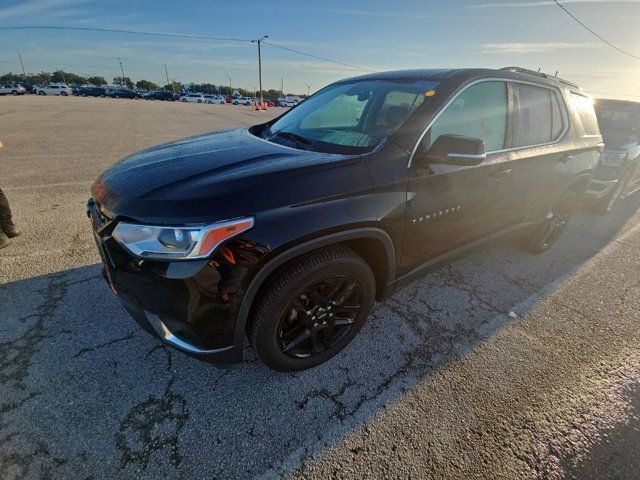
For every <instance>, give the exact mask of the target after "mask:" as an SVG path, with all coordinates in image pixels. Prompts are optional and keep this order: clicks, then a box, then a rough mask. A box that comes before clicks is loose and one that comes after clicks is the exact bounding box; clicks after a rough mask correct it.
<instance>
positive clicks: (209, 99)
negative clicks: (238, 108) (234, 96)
mask: <svg viewBox="0 0 640 480" xmlns="http://www.w3.org/2000/svg"><path fill="white" fill-rule="evenodd" d="M204 101H205V102H206V103H215V104H218V105H224V104H225V103H227V102H226V100H225V98H224V97H223V96H221V95H205V96H204Z"/></svg>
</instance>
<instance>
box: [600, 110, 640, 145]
mask: <svg viewBox="0 0 640 480" xmlns="http://www.w3.org/2000/svg"><path fill="white" fill-rule="evenodd" d="M596 113H597V116H598V123H599V124H600V128H601V130H603V132H606V133H608V134H610V135H616V134H617V135H637V133H638V129H639V128H640V108H639V106H635V105H615V104H606V103H597V104H596ZM605 140H606V139H605Z"/></svg>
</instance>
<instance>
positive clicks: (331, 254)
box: [248, 245, 375, 371]
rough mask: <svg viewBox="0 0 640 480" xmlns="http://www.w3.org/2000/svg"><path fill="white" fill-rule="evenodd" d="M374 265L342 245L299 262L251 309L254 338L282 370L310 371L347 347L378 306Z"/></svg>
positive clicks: (268, 361) (281, 274)
mask: <svg viewBox="0 0 640 480" xmlns="http://www.w3.org/2000/svg"><path fill="white" fill-rule="evenodd" d="M374 296H375V279H374V276H373V273H372V271H371V268H370V267H369V265H368V264H367V263H366V262H365V261H364V259H362V257H360V256H359V255H357V254H356V253H355V252H354V251H353V250H351V249H349V248H347V247H346V246H343V245H337V246H333V247H328V248H324V249H321V250H317V251H315V252H312V253H310V254H308V255H307V256H304V257H301V258H300V259H298V260H294V261H292V262H290V263H289V264H287V266H286V267H283V269H282V270H280V271H279V273H276V274H274V276H273V277H270V279H269V280H267V283H266V284H265V286H264V289H263V290H262V293H261V295H260V296H259V297H258V299H257V301H256V303H255V304H254V308H253V309H252V312H253V314H252V318H251V320H250V324H249V331H248V333H249V339H250V340H251V344H252V345H253V348H254V349H255V351H256V353H257V354H258V357H259V358H260V360H262V361H263V362H264V363H265V364H266V365H267V366H268V367H270V368H272V369H274V370H280V371H295V370H304V369H306V368H311V367H313V366H316V365H318V364H320V363H322V362H325V361H326V360H328V359H330V358H331V357H333V356H334V355H335V354H337V353H338V352H340V351H341V350H342V349H343V348H344V347H346V346H347V345H348V344H349V342H350V341H351V340H352V339H353V338H354V337H355V336H356V334H357V333H358V331H359V330H360V328H362V326H363V325H364V323H365V321H366V319H367V317H368V315H369V312H370V311H371V308H372V306H373V302H374Z"/></svg>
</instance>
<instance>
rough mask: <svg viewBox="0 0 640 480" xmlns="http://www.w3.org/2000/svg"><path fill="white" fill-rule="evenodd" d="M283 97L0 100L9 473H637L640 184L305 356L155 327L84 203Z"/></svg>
mask: <svg viewBox="0 0 640 480" xmlns="http://www.w3.org/2000/svg"><path fill="white" fill-rule="evenodd" d="M281 112H282V110H281V109H270V110H269V111H267V112H254V111H253V110H251V109H250V108H247V107H241V106H239V107H233V106H229V105H198V104H178V103H165V102H148V101H141V100H116V99H99V98H98V99H93V98H57V97H44V98H41V97H40V98H38V97H33V96H28V97H20V98H15V97H0V141H2V142H3V143H4V145H5V147H4V148H3V149H1V150H0V187H2V188H3V190H5V193H6V194H7V196H8V197H9V199H10V201H11V204H12V207H13V209H14V213H15V217H16V221H17V222H19V223H20V224H21V226H22V228H23V230H24V235H23V236H22V237H20V238H18V239H16V241H15V242H14V245H13V246H12V247H11V248H9V249H6V250H3V251H1V252H0V478H3V479H4V478H6V479H9V478H21V479H23V478H95V479H111V478H149V479H156V478H273V477H277V476H291V477H295V478H323V479H324V478H365V477H368V478H383V477H386V478H426V477H437V478H451V477H460V478H462V477H465V478H468V477H471V476H479V477H484V478H496V477H501V478H532V477H533V478H535V477H544V478H549V477H551V478H558V477H563V476H564V477H569V478H599V479H602V478H637V475H638V471H639V470H638V469H639V468H640V465H638V447H637V445H638V444H639V439H640V434H639V433H638V429H639V428H640V422H639V421H638V417H639V415H640V402H639V401H638V396H639V393H640V349H639V348H638V345H640V344H639V341H640V321H639V320H640V314H639V313H638V312H639V311H640V308H639V307H640V278H639V274H638V272H639V271H640V268H639V267H640V258H639V256H638V248H640V226H638V223H639V220H640V214H639V213H638V207H639V206H640V194H636V195H634V196H631V197H628V198H626V199H625V200H624V201H623V202H621V204H620V205H619V207H618V208H617V210H616V211H614V212H613V213H612V214H610V215H608V216H606V217H600V216H597V215H593V214H591V213H588V212H579V213H578V215H577V216H576V217H575V218H574V220H573V221H572V223H571V227H570V231H569V232H568V233H567V234H566V235H565V236H564V237H563V238H562V239H561V240H560V241H559V243H558V244H557V245H555V246H554V247H553V249H552V250H551V251H549V252H547V253H545V254H543V255H541V256H534V255H531V254H528V253H525V252H523V251H522V250H520V249H518V248H517V246H514V245H512V244H500V245H495V246H493V247H491V248H490V249H489V250H487V251H484V252H480V253H477V254H474V255H472V256H470V257H467V258H465V259H463V260H460V261H457V262H456V263H454V264H452V265H451V266H448V267H445V268H444V269H442V270H440V271H438V272H436V273H433V274H431V275H429V276H427V277H426V278H424V279H423V280H421V281H419V282H417V283H415V284H413V285H411V286H409V287H407V288H406V289H404V290H403V291H401V292H399V293H398V294H396V295H395V296H394V297H393V298H392V299H390V300H388V301H386V302H384V303H381V304H378V305H377V306H376V307H375V309H374V313H373V315H372V317H371V318H370V321H369V322H368V324H367V325H365V327H364V329H363V330H362V332H361V333H360V334H359V336H358V337H357V338H356V340H355V341H354V342H353V343H352V344H351V345H350V346H349V347H348V348H347V349H346V350H345V351H344V352H342V353H341V354H340V355H338V356H337V357H335V358H334V359H332V360H331V361H329V362H327V363H326V364H323V365H321V366H320V367H318V368H315V369H313V370H310V371H306V372H301V373H295V374H282V373H275V372H272V371H269V370H267V369H266V368H265V367H264V366H263V365H262V364H261V363H260V362H258V361H257V360H256V359H255V357H253V355H251V354H249V355H248V358H247V359H246V361H245V363H244V364H242V365H241V366H240V367H239V368H237V369H234V370H229V371H222V370H217V369H215V368H213V367H211V366H210V365H207V364H204V363H201V362H199V361H197V360H194V359H192V358H190V357H187V356H185V355H182V354H179V353H177V352H174V351H172V350H170V349H167V348H165V347H164V346H163V345H161V344H160V343H159V342H158V341H157V340H155V339H154V338H152V337H150V336H148V335H147V334H146V333H144V332H143V331H142V330H140V329H139V328H138V327H137V326H136V324H135V323H134V322H133V321H132V320H131V319H130V318H129V317H128V315H127V314H126V312H125V311H124V309H123V308H122V307H121V306H120V305H119V303H118V301H117V300H116V299H115V297H114V296H113V295H112V294H111V292H110V290H109V288H108V287H107V285H106V284H105V282H104V281H103V280H102V278H101V275H100V267H99V257H98V254H97V252H96V251H95V246H94V243H93V240H92V238H91V232H90V227H89V223H88V220H87V218H86V216H85V213H84V205H85V202H86V200H87V197H88V195H89V194H88V192H89V187H90V185H91V183H92V181H93V180H94V179H95V177H96V176H97V175H98V174H99V173H100V172H101V171H102V170H104V169H105V168H107V167H108V166H109V165H111V164H112V163H114V162H115V161H117V160H118V159H120V158H121V157H123V156H124V155H126V154H128V153H131V152H134V151H136V150H139V149H142V148H145V147H148V146H152V145H155V144H158V143H163V142H167V141H171V140H174V139H178V138H181V137H184V136H188V135H193V134H197V133H201V132H205V131H210V130H215V129H222V128H230V127H234V126H238V125H248V124H253V123H258V122H260V121H261V120H262V119H265V118H271V117H273V116H274V115H277V114H279V113H281Z"/></svg>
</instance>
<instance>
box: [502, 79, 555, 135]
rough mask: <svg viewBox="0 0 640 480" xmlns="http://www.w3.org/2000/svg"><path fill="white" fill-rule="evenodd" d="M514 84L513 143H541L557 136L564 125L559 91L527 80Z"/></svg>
mask: <svg viewBox="0 0 640 480" xmlns="http://www.w3.org/2000/svg"><path fill="white" fill-rule="evenodd" d="M512 85H513V89H514V97H515V116H514V123H513V135H512V146H514V147H526V146H529V145H541V144H543V143H549V142H551V141H553V140H555V139H556V138H557V137H558V135H559V134H560V132H561V131H562V130H563V128H564V124H563V119H562V113H561V111H560V105H559V104H558V97H557V95H556V94H555V92H554V91H553V90H551V89H548V88H543V87H536V86H535V85H528V84H525V83H513V84H512Z"/></svg>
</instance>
